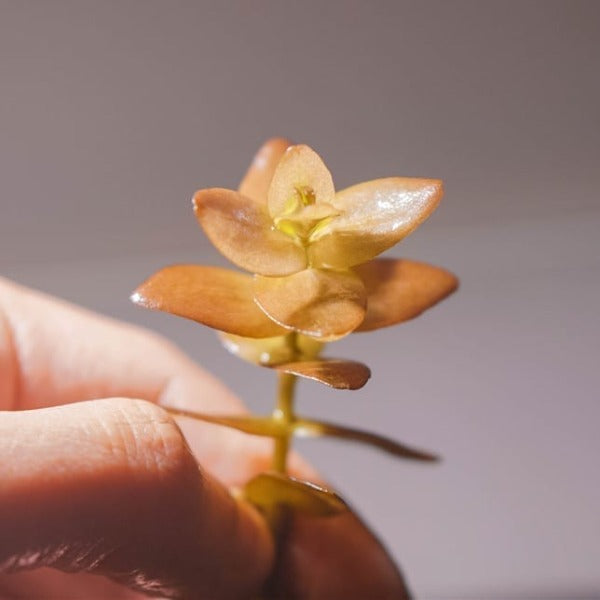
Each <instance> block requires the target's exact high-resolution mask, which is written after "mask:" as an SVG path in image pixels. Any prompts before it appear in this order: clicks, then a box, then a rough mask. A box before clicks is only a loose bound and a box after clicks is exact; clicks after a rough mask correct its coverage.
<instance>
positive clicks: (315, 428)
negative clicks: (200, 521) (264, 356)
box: [165, 407, 438, 462]
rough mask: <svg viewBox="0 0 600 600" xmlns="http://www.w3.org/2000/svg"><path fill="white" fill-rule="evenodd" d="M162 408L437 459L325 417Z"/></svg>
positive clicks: (242, 426)
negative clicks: (275, 416)
mask: <svg viewBox="0 0 600 600" xmlns="http://www.w3.org/2000/svg"><path fill="white" fill-rule="evenodd" d="M165 408H166V410H167V411H169V412H170V413H172V414H174V415H178V416H183V417H189V418H192V419H197V420H199V421H205V422H208V423H214V424H216V425H222V426H224V427H231V428H232V429H237V430H239V431H243V432H244V433H248V434H251V435H259V436H263V437H272V438H277V437H288V436H290V435H294V436H297V437H321V436H328V437H334V438H338V439H344V440H350V441H354V442H359V443H362V444H367V445H369V446H373V447H375V448H377V449H379V450H382V451H384V452H386V453H388V454H391V455H392V456H395V457H397V458H405V459H410V460H419V461H426V462H434V461H436V460H438V458H437V457H436V456H435V455H434V454H431V453H429V452H425V451H423V450H418V449H415V448H411V447H410V446H408V445H406V444H402V443H400V442H396V441H395V440H392V439H390V438H387V437H385V436H381V435H378V434H376V433H371V432H368V431H363V430H361V429H355V428H352V427H345V426H343V425H336V424H335V423H327V422H324V421H317V420H314V419H305V418H302V417H294V418H292V419H290V421H289V422H286V421H282V420H280V419H276V418H273V417H272V416H271V417H256V416H252V415H238V416H235V415H234V416H232V415H211V414H205V413H199V412H195V411H187V410H181V409H173V408H169V407H165Z"/></svg>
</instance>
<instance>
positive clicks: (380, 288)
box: [354, 258, 458, 331]
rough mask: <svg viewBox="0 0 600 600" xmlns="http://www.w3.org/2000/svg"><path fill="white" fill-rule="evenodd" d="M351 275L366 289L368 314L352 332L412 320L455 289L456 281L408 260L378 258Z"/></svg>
mask: <svg viewBox="0 0 600 600" xmlns="http://www.w3.org/2000/svg"><path fill="white" fill-rule="evenodd" d="M354 271H355V272H356V273H357V274H358V276H359V277H360V278H361V279H362V281H363V283H364V284H365V288H366V289H367V314H366V315H365V319H364V321H363V322H362V323H361V324H360V325H359V326H358V327H357V328H356V330H355V331H372V330H374V329H379V328H380V327H388V326H389V325H395V324H396V323H401V322H402V321H407V320H408V319H413V318H414V317H417V316H418V315H420V314H421V313H422V312H423V311H425V310H427V309H428V308H431V307H432V306H434V305H435V304H437V303H438V302H440V301H441V300H443V299H444V298H446V296H448V295H450V294H451V293H452V292H453V291H454V290H456V288H457V287H458V279H457V278H456V277H455V276H454V275H453V274H452V273H450V272H449V271H445V270H444V269H440V268H439V267H434V266H432V265H427V264H425V263H419V262H414V261H410V260H394V259H386V258H379V259H376V260H373V261H371V262H368V263H365V264H364V265H359V266H357V267H355V268H354Z"/></svg>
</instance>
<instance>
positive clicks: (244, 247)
mask: <svg viewBox="0 0 600 600" xmlns="http://www.w3.org/2000/svg"><path fill="white" fill-rule="evenodd" d="M194 212H195V213H196V217H197V219H198V221H199V223H200V225H201V226H202V228H203V229H204V231H205V233H206V235H207V236H208V238H209V239H210V241H211V242H212V243H213V245H214V246H215V247H216V248H217V249H218V250H219V251H220V252H221V253H222V254H223V255H224V256H225V257H226V258H228V259H229V260H230V261H231V262H233V263H234V264H236V265H238V266H239V267H241V268H242V269H246V270H247V271H250V272H251V273H260V274H262V275H274V276H277V275H289V274H291V273H296V272H297V271H300V270H302V269H304V268H305V267H306V264H307V263H306V251H305V250H304V248H303V247H302V246H301V245H297V244H296V243H294V241H293V240H292V238H290V237H289V236H287V235H286V234H285V233H282V232H281V231H278V230H277V229H275V228H274V227H273V221H272V219H271V217H270V216H269V214H268V212H267V209H266V207H265V206H264V205H263V204H261V203H260V202H258V201H256V200H253V199H252V198H247V197H245V196H242V195H241V194H239V193H238V192H234V191H233V190H226V189H222V188H211V189H206V190H200V191H199V192H196V194H195V196H194Z"/></svg>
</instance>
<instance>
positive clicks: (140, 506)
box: [0, 279, 407, 600]
mask: <svg viewBox="0 0 600 600" xmlns="http://www.w3.org/2000/svg"><path fill="white" fill-rule="evenodd" d="M158 405H164V406H171V407H176V408H183V409H188V410H194V409H195V410H198V411H202V412H210V411H214V412H219V413H220V414H223V413H227V412H231V413H239V412H241V411H243V410H244V409H243V406H242V405H241V403H240V402H239V400H237V399H236V398H235V397H234V396H233V395H232V394H231V393H230V392H229V391H228V390H227V389H226V388H224V387H223V386H222V385H221V384H220V383H219V382H217V381H216V380H215V379H213V378H212V377H211V376H210V375H208V374H207V373H206V372H204V371H203V370H202V369H200V368H199V367H198V366H197V365H195V364H194V363H193V362H192V361H191V360H190V359H189V358H187V357H186V356H185V355H183V354H182V353H181V352H180V351H179V350H177V349H176V348H175V347H173V346H172V345H170V344H169V343H168V342H166V341H165V340H164V339H162V338H160V337H158V336H156V335H154V334H151V333H149V332H146V331H143V330H140V329H137V328H134V327H132V326H130V325H126V324H123V323H118V322H115V321H112V320H109V319H106V318H103V317H99V316H96V315H92V314H90V313H88V312H86V311H84V310H82V309H79V308H76V307H73V306H70V305H68V304H66V303H63V302H60V301H56V300H52V299H50V298H48V297H45V296H43V295H41V294H37V293H34V292H31V291H29V290H26V289H24V288H20V287H18V286H15V285H14V284H11V283H9V282H7V281H6V280H2V279H0V482H1V483H0V532H1V535H0V573H3V574H2V575H0V595H1V597H2V598H7V599H9V598H10V599H12V598H35V599H46V598H48V599H50V598H54V599H58V598H60V599H61V600H62V599H66V598H78V599H83V598H85V599H86V600H92V599H95V598H102V599H108V598H110V599H114V600H117V599H120V598H123V599H134V598H135V599H139V598H143V597H146V595H147V594H151V595H154V596H162V597H174V598H211V599H212V598H214V599H217V598H253V597H256V596H257V595H258V593H259V591H260V589H261V588H262V587H263V586H264V584H265V581H266V580H267V579H270V580H271V584H272V585H271V587H272V590H273V594H274V595H275V596H277V597H283V598H298V599H308V598H315V599H319V598H323V599H327V600H330V599H334V598H360V599H366V598H373V599H375V598H404V597H406V596H407V592H406V589H405V587H404V584H403V582H402V578H401V576H400V574H399V572H398V570H397V568H396V567H395V566H394V563H393V561H392V560H391V559H390V557H389V556H388V555H387V554H386V552H385V550H384V549H383V548H382V547H381V545H380V544H379V542H378V541H377V540H376V539H375V538H374V537H373V535H372V534H371V533H370V532H369V531H368V530H367V529H366V528H365V527H364V525H362V524H361V522H360V521H359V519H358V518H357V517H356V516H355V515H353V514H352V513H346V514H342V515H339V516H336V517H332V518H328V519H313V518H307V517H295V518H294V519H293V520H292V521H291V523H290V526H289V530H288V534H287V535H286V537H285V541H284V543H283V545H282V547H281V548H280V549H279V552H278V554H277V556H276V555H275V554H276V553H275V549H274V544H273V541H272V538H271V534H270V532H269V530H268V528H267V526H266V524H265V522H264V521H263V519H262V518H261V516H260V514H259V513H258V512H257V511H256V510H255V509H254V508H253V507H252V506H250V505H248V504H247V503H245V502H244V501H242V500H236V499H234V498H233V497H232V496H231V495H230V494H229V493H228V491H227V488H229V487H234V486H239V485H243V483H244V482H245V481H246V480H247V479H248V478H250V477H251V476H252V475H254V474H256V473H258V472H260V471H263V470H266V469H268V467H269V463H270V452H269V450H270V448H269V442H268V440H263V439H259V438H255V437H251V436H247V435H244V434H241V433H239V432H236V431H232V430H229V429H227V428H221V427H215V426H212V425H206V424H203V423H200V422H196V421H191V420H189V419H182V420H181V421H179V422H178V424H176V423H175V421H174V420H173V419H172V418H171V417H170V416H169V415H168V414H167V413H166V412H165V411H164V410H162V409H161V408H160V407H159V406H158ZM182 431H183V433H184V434H185V436H184V435H182ZM199 464H200V465H201V467H199V466H198V465H199ZM291 470H292V472H293V473H294V474H296V475H299V476H301V477H306V478H308V479H313V480H314V479H315V477H316V475H315V473H314V472H313V471H312V469H311V468H310V467H309V466H308V465H306V464H305V463H304V462H302V461H301V460H300V459H299V458H298V457H293V459H292V463H291ZM48 567H52V569H50V568H48ZM66 573H68V575H67V574H66ZM98 576H105V577H108V578H109V580H108V579H105V577H98ZM113 582H118V583H113Z"/></svg>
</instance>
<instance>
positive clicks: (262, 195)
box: [239, 138, 291, 205]
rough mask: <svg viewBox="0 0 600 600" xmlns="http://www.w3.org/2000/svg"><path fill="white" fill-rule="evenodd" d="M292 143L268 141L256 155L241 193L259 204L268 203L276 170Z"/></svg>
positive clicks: (281, 140)
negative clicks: (270, 187)
mask: <svg viewBox="0 0 600 600" xmlns="http://www.w3.org/2000/svg"><path fill="white" fill-rule="evenodd" d="M289 146H291V142H290V141H289V140H286V139H285V138H271V139H270V140H267V141H266V142H265V143H264V144H263V145H262V146H261V147H260V149H259V151H258V152H257V153H256V156H255V157H254V159H253V160H252V164H251V165H250V167H249V169H248V171H247V172H246V175H244V178H243V179H242V182H241V183H240V187H239V192H240V194H242V195H243V196H246V197H248V198H252V199H253V200H256V201H257V202H262V203H263V204H265V205H266V203H267V192H268V191H269V186H270V185H271V180H272V179H273V174H274V173H275V169H276V168H277V165H278V164H279V161H280V160H281V157H282V156H283V155H284V153H285V151H286V150H287V148H288V147H289Z"/></svg>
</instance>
